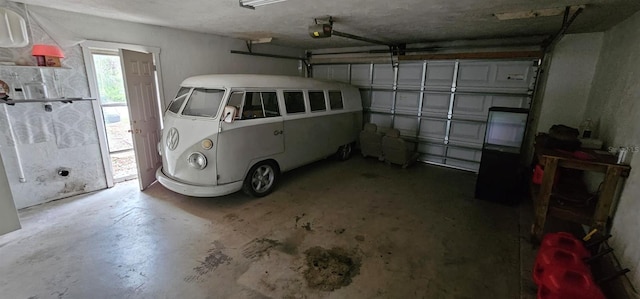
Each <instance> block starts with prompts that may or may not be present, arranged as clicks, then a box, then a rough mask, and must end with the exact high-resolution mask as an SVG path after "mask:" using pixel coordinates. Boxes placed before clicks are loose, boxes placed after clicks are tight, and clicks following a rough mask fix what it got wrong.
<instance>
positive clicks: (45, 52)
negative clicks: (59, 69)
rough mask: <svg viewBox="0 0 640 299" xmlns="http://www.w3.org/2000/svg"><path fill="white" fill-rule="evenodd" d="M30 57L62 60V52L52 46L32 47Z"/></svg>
mask: <svg viewBox="0 0 640 299" xmlns="http://www.w3.org/2000/svg"><path fill="white" fill-rule="evenodd" d="M31 55H33V56H48V57H58V58H64V54H63V53H62V50H60V48H59V47H58V46H54V45H33V50H31Z"/></svg>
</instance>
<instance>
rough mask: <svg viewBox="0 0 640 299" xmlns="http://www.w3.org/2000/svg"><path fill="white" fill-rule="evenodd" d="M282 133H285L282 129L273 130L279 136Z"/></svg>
mask: <svg viewBox="0 0 640 299" xmlns="http://www.w3.org/2000/svg"><path fill="white" fill-rule="evenodd" d="M282 133H284V131H282V130H275V131H273V135H276V136H278V135H280V134H282Z"/></svg>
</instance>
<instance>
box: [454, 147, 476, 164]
mask: <svg viewBox="0 0 640 299" xmlns="http://www.w3.org/2000/svg"><path fill="white" fill-rule="evenodd" d="M447 157H448V158H456V159H461V160H468V161H476V162H480V158H481V157H482V151H481V150H474V149H467V148H456V147H449V149H448V150H447Z"/></svg>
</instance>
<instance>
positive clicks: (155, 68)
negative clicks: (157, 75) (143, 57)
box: [153, 64, 158, 72]
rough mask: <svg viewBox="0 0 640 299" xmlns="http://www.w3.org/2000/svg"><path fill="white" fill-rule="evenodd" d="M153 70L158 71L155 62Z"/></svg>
mask: <svg viewBox="0 0 640 299" xmlns="http://www.w3.org/2000/svg"><path fill="white" fill-rule="evenodd" d="M153 71H154V72H156V71H158V68H157V67H156V65H155V64H154V65H153Z"/></svg>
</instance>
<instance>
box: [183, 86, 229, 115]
mask: <svg viewBox="0 0 640 299" xmlns="http://www.w3.org/2000/svg"><path fill="white" fill-rule="evenodd" d="M223 96H224V90H222V89H205V88H196V89H194V90H193V92H192V93H191V96H190V97H189V101H188V102H187V105H186V106H184V109H183V110H182V115H189V116H200V117H215V116H216V115H217V114H218V108H220V102H222V97H223Z"/></svg>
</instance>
